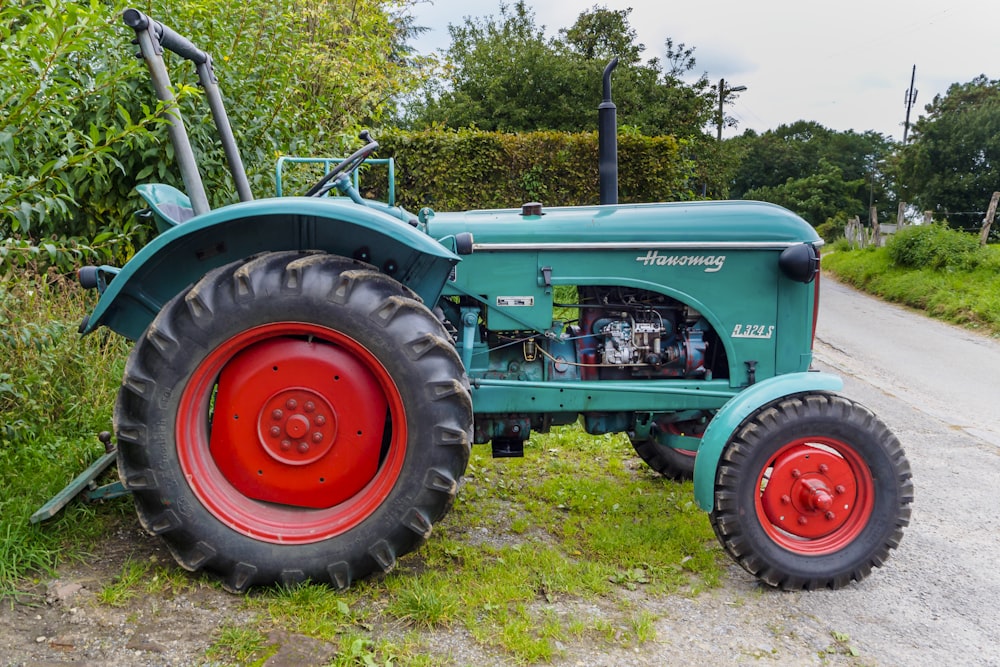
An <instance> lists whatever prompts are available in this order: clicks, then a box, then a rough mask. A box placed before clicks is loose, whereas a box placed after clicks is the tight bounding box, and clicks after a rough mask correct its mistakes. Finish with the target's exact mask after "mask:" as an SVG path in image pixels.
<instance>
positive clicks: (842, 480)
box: [710, 393, 913, 590]
mask: <svg viewBox="0 0 1000 667" xmlns="http://www.w3.org/2000/svg"><path fill="white" fill-rule="evenodd" d="M912 501H913V482H912V480H911V473H910V464H909V462H908V461H907V459H906V455H905V454H904V452H903V449H902V447H901V446H900V444H899V441H898V440H897V439H896V437H895V436H894V435H893V434H892V433H891V432H890V431H889V429H888V428H887V427H886V426H885V424H883V423H882V422H881V421H880V420H879V419H878V418H877V417H876V416H875V415H874V414H872V413H871V412H870V411H869V410H867V409H866V408H864V407H862V406H861V405H859V404H857V403H854V402H853V401H850V400H848V399H846V398H844V397H841V396H836V395H833V394H825V393H815V394H805V395H800V396H793V397H789V398H785V399H782V400H780V401H778V402H776V403H773V404H770V405H767V406H765V407H763V408H761V409H760V410H758V411H757V412H756V413H755V414H754V415H752V416H751V417H750V418H749V419H748V420H747V421H746V422H744V424H743V425H742V426H741V427H740V428H739V429H738V430H737V432H736V433H735V434H734V435H733V437H732V438H731V439H730V441H729V443H728V444H727V445H726V447H725V449H724V450H723V453H722V458H721V460H720V462H719V467H718V470H717V472H716V481H715V507H714V509H713V511H712V513H711V515H710V518H711V523H712V527H713V528H714V529H715V534H716V535H717V536H718V538H719V541H720V542H721V543H722V545H723V547H724V548H725V550H726V551H727V552H728V553H729V555H730V556H732V557H733V558H734V559H735V560H736V562H738V563H739V564H740V565H741V566H742V567H743V568H744V569H746V570H747V571H748V572H750V573H751V574H753V575H754V576H756V577H757V578H758V579H760V580H761V581H763V582H765V583H767V584H769V585H771V586H776V587H778V588H782V589H786V590H799V589H815V588H831V589H836V588H841V587H843V586H845V585H847V584H848V583H850V582H851V581H860V580H862V579H864V578H865V577H866V576H868V574H869V573H870V572H871V570H872V568H873V567H879V566H881V565H882V564H883V563H884V562H885V561H886V559H887V558H888V557H889V551H890V550H891V549H895V548H896V547H897V546H898V545H899V541H900V539H901V537H902V533H903V528H904V527H905V526H906V525H908V524H909V519H910V503H911V502H912Z"/></svg>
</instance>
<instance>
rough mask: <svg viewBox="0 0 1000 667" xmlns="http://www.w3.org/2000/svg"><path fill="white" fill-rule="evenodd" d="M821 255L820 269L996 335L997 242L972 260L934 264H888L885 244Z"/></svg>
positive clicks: (999, 328)
mask: <svg viewBox="0 0 1000 667" xmlns="http://www.w3.org/2000/svg"><path fill="white" fill-rule="evenodd" d="M835 247H836V248H837V251H836V252H833V253H828V254H825V255H824V256H823V268H824V269H825V270H827V271H829V272H830V273H832V274H833V275H834V276H836V277H837V278H838V279H840V280H842V281H844V282H847V283H849V284H851V285H854V286H855V287H858V288H860V289H863V290H865V291H867V292H870V293H872V294H875V295H876V296H879V297H881V298H883V299H886V300H888V301H892V302H895V303H900V304H903V305H906V306H910V307H912V308H916V309H919V310H922V311H924V312H925V313H927V314H928V315H930V316H931V317H936V318H938V319H942V320H945V321H947V322H951V323H953V324H959V325H962V326H965V327H968V328H970V329H975V330H978V331H982V332H985V333H988V334H989V335H991V336H994V337H996V336H1000V246H988V247H986V248H983V249H981V251H980V252H978V253H976V258H975V259H976V261H974V262H968V263H965V264H964V265H963V264H962V263H958V265H951V266H948V265H946V266H941V267H939V268H930V267H924V268H913V267H904V266H898V265H896V264H894V263H893V262H892V260H891V258H890V253H889V250H888V249H887V248H871V249H864V250H853V251H846V250H845V249H844V247H843V246H835Z"/></svg>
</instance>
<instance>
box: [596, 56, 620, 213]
mask: <svg viewBox="0 0 1000 667" xmlns="http://www.w3.org/2000/svg"><path fill="white" fill-rule="evenodd" d="M616 67H618V58H617V57H615V58H614V59H613V60H612V61H611V62H609V63H608V65H607V67H605V68H604V101H602V102H601V106H599V107H597V162H598V170H599V172H600V178H601V204H602V205H604V204H617V203H618V111H617V108H616V107H615V103H614V102H612V101H611V72H612V71H613V70H614V69H615V68H616Z"/></svg>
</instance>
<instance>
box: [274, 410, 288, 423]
mask: <svg viewBox="0 0 1000 667" xmlns="http://www.w3.org/2000/svg"><path fill="white" fill-rule="evenodd" d="M284 416H285V413H284V412H282V411H281V410H275V411H273V412H272V413H271V419H273V420H275V421H277V420H279V419H281V418H282V417H284Z"/></svg>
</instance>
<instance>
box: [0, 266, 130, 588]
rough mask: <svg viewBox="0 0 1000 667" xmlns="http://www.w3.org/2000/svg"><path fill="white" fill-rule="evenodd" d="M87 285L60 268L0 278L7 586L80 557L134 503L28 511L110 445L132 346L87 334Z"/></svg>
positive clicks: (1, 515) (2, 533) (0, 548)
mask: <svg viewBox="0 0 1000 667" xmlns="http://www.w3.org/2000/svg"><path fill="white" fill-rule="evenodd" d="M88 296H89V295H85V294H84V293H83V290H81V289H80V288H79V287H76V286H75V285H74V284H72V283H71V281H70V280H68V279H67V278H66V277H65V276H62V275H60V274H57V273H47V274H43V275H37V274H31V273H28V274H23V275H15V276H7V277H5V278H4V280H3V282H2V283H0V489H2V493H0V596H3V595H9V594H14V593H16V592H17V590H18V586H17V584H18V582H19V581H20V580H21V579H22V578H23V577H25V576H26V575H28V574H29V573H32V572H44V571H47V570H48V569H50V568H52V567H53V566H55V565H56V564H57V563H59V562H60V561H61V560H63V559H65V558H72V557H81V556H82V555H83V554H84V553H85V551H86V549H87V547H88V545H89V544H92V543H94V542H95V541H97V540H99V539H101V536H102V535H103V534H104V533H105V531H106V529H107V526H108V525H109V523H111V522H114V521H115V520H116V518H117V517H120V516H121V509H120V508H123V507H127V506H128V504H127V503H120V502H119V503H110V507H111V510H110V511H109V510H108V509H105V508H102V509H101V511H99V512H98V511H96V510H95V508H93V507H88V506H85V505H80V504H77V503H74V504H72V505H71V506H70V507H68V508H67V509H66V510H65V511H63V512H62V513H61V514H60V515H59V516H58V517H56V518H55V519H52V520H50V521H48V522H46V523H45V524H41V525H33V524H31V523H29V521H28V519H29V517H30V516H31V514H32V513H33V512H34V511H35V510H36V509H38V508H39V507H40V506H41V505H42V504H43V503H44V502H45V501H46V500H48V499H49V498H50V497H52V496H53V495H54V494H55V493H56V492H58V491H59V490H60V489H62V487H63V486H65V485H66V484H67V483H68V482H69V481H70V480H71V479H72V478H73V477H74V476H76V475H77V474H78V473H79V472H80V471H82V470H83V469H84V468H86V467H87V466H88V465H89V464H90V463H91V462H93V461H94V460H95V459H96V458H98V457H99V456H100V455H101V454H103V453H104V449H103V446H102V445H101V444H100V443H99V442H98V440H97V437H96V436H97V434H98V433H99V432H100V431H104V430H111V410H112V405H113V401H114V394H115V391H116V390H117V387H118V384H119V381H120V377H121V370H122V368H123V366H124V359H125V355H126V352H127V347H126V345H125V344H124V341H122V340H120V339H117V338H115V337H111V336H103V335H92V336H88V337H87V338H84V339H82V340H81V339H80V337H79V336H78V335H77V333H76V328H77V325H78V324H79V322H80V320H81V319H82V318H83V316H84V314H85V313H86V312H87V311H88V310H89V303H88V302H89V299H88Z"/></svg>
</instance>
